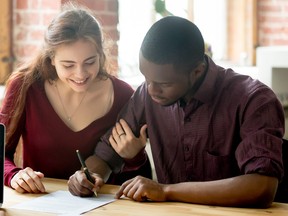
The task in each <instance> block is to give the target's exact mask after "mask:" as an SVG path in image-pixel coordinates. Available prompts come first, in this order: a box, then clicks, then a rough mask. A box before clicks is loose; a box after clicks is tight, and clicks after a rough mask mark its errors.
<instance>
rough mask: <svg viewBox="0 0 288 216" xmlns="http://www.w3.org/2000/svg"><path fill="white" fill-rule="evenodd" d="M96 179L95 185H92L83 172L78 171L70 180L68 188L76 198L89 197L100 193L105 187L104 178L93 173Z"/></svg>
mask: <svg viewBox="0 0 288 216" xmlns="http://www.w3.org/2000/svg"><path fill="white" fill-rule="evenodd" d="M91 177H92V178H94V179H95V184H93V183H91V182H90V181H89V180H88V179H87V178H86V175H85V173H84V172H83V171H82V170H78V171H76V172H75V173H74V174H73V175H72V176H70V178H69V180H68V188H69V191H70V193H71V194H73V195H74V196H81V197H89V196H92V195H93V194H94V193H95V192H98V191H99V190H100V188H101V187H102V186H103V185H104V180H103V178H102V177H101V176H100V175H98V174H95V173H91Z"/></svg>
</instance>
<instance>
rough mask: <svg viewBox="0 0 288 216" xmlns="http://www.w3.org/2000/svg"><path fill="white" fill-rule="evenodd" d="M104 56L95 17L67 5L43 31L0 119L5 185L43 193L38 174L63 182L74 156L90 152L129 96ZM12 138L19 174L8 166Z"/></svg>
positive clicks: (10, 87)
mask: <svg viewBox="0 0 288 216" xmlns="http://www.w3.org/2000/svg"><path fill="white" fill-rule="evenodd" d="M104 50H105V47H104V45H103V37H102V33H101V29H100V26H99V23H98V22H97V20H96V19H95V17H94V16H93V15H92V14H91V13H90V12H89V11H88V10H87V9H80V8H77V7H73V6H72V7H71V5H69V6H68V7H66V8H64V10H63V11H62V12H61V13H60V14H59V15H58V16H57V17H55V19H54V20H53V21H52V22H51V24H50V25H49V27H48V29H47V32H46V34H45V43H44V47H43V49H42V50H41V51H40V53H39V54H38V55H37V56H36V57H35V58H34V59H32V61H29V62H27V63H26V64H25V65H24V66H22V67H21V68H19V69H17V70H16V71H15V72H14V73H12V75H11V76H10V78H9V79H8V82H7V87H6V94H5V98H4V101H3V105H2V110H1V115H0V122H2V123H4V124H5V125H6V128H7V137H6V141H7V144H6V150H5V153H6V158H5V170H4V182H5V185H7V186H10V187H12V188H13V189H15V190H16V191H17V192H20V193H24V192H29V193H40V192H45V188H44V185H43V184H42V182H41V179H42V178H43V177H44V175H45V177H53V178H63V179H68V178H69V176H71V175H72V174H73V173H74V172H75V171H76V170H78V169H79V168H80V166H81V165H80V162H79V160H78V157H77V155H76V150H77V149H78V150H79V151H80V152H81V154H82V156H83V157H84V158H87V157H88V156H89V155H91V154H93V152H94V148H95V145H96V143H97V141H98V140H99V138H100V136H101V135H103V134H104V132H105V131H107V130H108V129H109V128H110V127H112V125H114V123H115V121H116V117H117V114H118V112H119V111H120V109H121V108H122V106H123V105H124V104H125V103H126V102H127V101H128V99H129V98H130V96H131V95H132V93H133V90H132V88H131V87H130V86H129V85H128V84H126V83H124V82H123V81H120V80H118V79H117V78H115V77H113V76H111V75H109V74H108V71H107V70H108V69H107V62H106V54H105V52H104ZM20 137H22V143H23V168H24V169H22V168H20V167H16V165H15V163H14V154H15V149H16V147H17V145H18V143H19V140H20ZM130 174H131V173H130ZM130 174H129V177H130ZM114 181H115V179H114ZM116 182H117V181H116ZM120 183H121V182H120Z"/></svg>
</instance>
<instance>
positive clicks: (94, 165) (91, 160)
mask: <svg viewBox="0 0 288 216" xmlns="http://www.w3.org/2000/svg"><path fill="white" fill-rule="evenodd" d="M86 165H87V168H88V169H89V171H90V172H93V173H97V174H99V175H100V176H101V177H102V178H103V180H104V181H105V182H106V181H107V180H108V178H109V176H110V174H111V172H112V171H111V169H110V167H109V166H108V164H107V163H106V162H105V161H103V160H102V159H100V158H99V157H97V156H96V155H92V156H90V157H88V158H87V160H86Z"/></svg>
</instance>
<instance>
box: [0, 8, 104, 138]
mask: <svg viewBox="0 0 288 216" xmlns="http://www.w3.org/2000/svg"><path fill="white" fill-rule="evenodd" d="M79 39H84V40H88V41H90V42H92V43H93V44H94V45H95V47H96V49H97V52H98V54H99V59H100V60H99V62H100V69H99V73H98V77H99V78H103V79H105V78H107V77H108V72H107V59H106V58H107V57H106V56H107V54H106V52H105V50H106V49H105V48H104V42H103V33H102V30H101V26H100V24H99V22H98V21H97V20H96V18H95V16H94V15H93V13H92V12H91V11H90V10H89V9H88V8H85V7H83V6H79V5H76V4H75V3H66V4H64V5H63V6H62V10H61V12H60V14H59V15H58V16H56V17H55V18H54V19H53V20H52V22H51V23H50V25H49V26H48V28H47V31H46V33H45V37H44V43H43V47H42V49H40V50H39V52H38V53H37V54H36V55H35V56H34V57H33V58H31V60H29V61H27V62H25V63H24V64H22V66H20V67H19V68H17V69H16V71H14V72H13V73H12V74H11V75H10V77H9V79H8V80H7V82H6V90H8V89H9V87H10V86H11V85H13V83H14V82H15V81H16V82H17V83H18V82H19V81H20V82H19V83H21V85H20V86H19V88H17V91H16V92H14V93H13V96H12V97H13V98H14V99H13V100H14V101H13V105H12V107H9V111H8V113H1V115H3V114H4V115H8V116H9V121H8V122H6V124H9V127H7V135H6V139H7V143H9V140H10V138H11V136H12V134H13V133H14V132H15V131H16V129H17V125H18V123H19V120H20V118H21V116H22V114H23V110H24V107H25V100H26V94H27V91H28V89H29V87H30V86H31V85H32V84H33V83H34V82H36V81H45V80H48V81H49V82H51V81H53V80H56V79H58V76H57V73H56V69H55V67H54V66H53V65H52V64H51V59H52V58H53V57H54V55H55V50H56V49H57V47H58V46H59V45H61V44H67V43H73V42H75V41H77V40H79ZM17 80H18V81H17ZM10 97H11V95H10Z"/></svg>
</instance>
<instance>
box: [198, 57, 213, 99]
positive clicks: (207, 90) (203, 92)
mask: <svg viewBox="0 0 288 216" xmlns="http://www.w3.org/2000/svg"><path fill="white" fill-rule="evenodd" d="M205 59H206V62H207V74H206V76H205V78H204V80H203V82H202V84H201V86H200V87H199V89H198V90H197V92H196V93H195V95H194V97H193V99H196V100H199V101H201V102H203V103H209V102H210V101H211V100H212V99H213V95H214V93H215V83H216V79H217V75H218V66H217V65H216V64H215V63H214V62H213V60H212V59H211V58H210V57H208V56H205Z"/></svg>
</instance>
